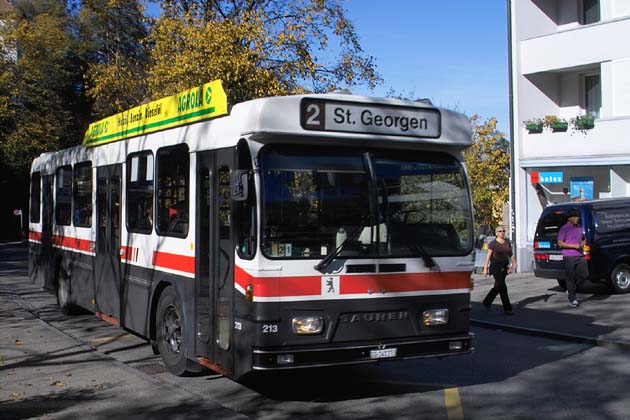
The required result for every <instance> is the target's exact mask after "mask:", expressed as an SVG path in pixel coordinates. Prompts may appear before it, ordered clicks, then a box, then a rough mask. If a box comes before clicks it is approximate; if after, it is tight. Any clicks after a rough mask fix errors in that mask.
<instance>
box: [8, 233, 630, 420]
mask: <svg viewBox="0 0 630 420" xmlns="http://www.w3.org/2000/svg"><path fill="white" fill-rule="evenodd" d="M24 250H25V248H24V247H23V246H20V245H6V244H5V245H0V419H2V420H5V419H27V418H42V419H51V418H54V419H75V418H85V419H105V418H111V417H112V416H117V417H119V418H124V419H128V418H132V419H144V418H146V419H152V418H160V419H170V418H175V419H179V418H181V419H196V418H212V419H214V418H253V419H295V418H300V419H320V418H335V419H383V418H395V419H407V418H408V419H419V418H426V419H448V420H459V419H543V418H544V419H576V418H579V419H630V408H629V407H630V395H629V394H628V393H627V392H626V389H627V386H628V384H629V383H630V355H629V354H630V352H629V351H628V342H629V341H630V340H628V338H629V337H630V333H629V330H628V325H627V324H628V323H627V321H626V320H627V319H628V316H629V315H630V295H611V294H609V293H608V291H607V290H606V289H605V288H601V287H593V288H590V289H588V290H585V291H584V293H581V294H580V295H579V297H580V298H581V299H582V300H583V302H584V303H583V304H582V306H580V307H579V308H570V307H569V306H568V304H567V301H566V296H565V295H564V293H563V292H562V291H561V290H559V289H558V288H557V287H555V283H553V282H551V281H549V280H541V279H536V278H534V277H532V276H531V275H513V276H509V277H508V287H509V290H510V293H511V297H512V301H513V303H514V308H515V312H516V314H515V315H514V316H506V315H504V314H503V313H502V310H501V308H500V302H499V300H498V299H497V301H496V302H495V306H494V307H493V311H492V312H485V310H482V309H483V308H482V307H481V305H480V304H479V303H478V302H480V301H481V299H482V298H483V296H484V295H485V293H486V292H487V290H488V289H489V287H490V285H491V280H490V279H489V278H483V277H481V276H475V290H474V291H473V293H472V300H473V312H472V317H473V320H474V327H473V332H474V333H475V334H476V340H475V346H476V351H475V353H473V354H471V355H466V356H458V357H451V358H446V359H419V360H413V361H406V362H391V363H382V364H379V365H365V366H355V367H346V368H336V369H310V370H300V371H296V372H292V373H284V374H266V375H252V376H250V377H246V378H245V379H244V381H242V382H241V383H237V382H234V381H231V380H229V379H226V378H223V377H221V376H218V375H216V374H211V373H206V374H202V375H199V376H196V377H188V378H178V377H175V376H172V375H171V374H169V373H167V372H166V371H165V369H164V367H163V366H162V365H161V363H160V360H159V358H158V357H156V356H154V355H153V353H152V352H151V348H150V346H149V345H148V344H147V343H146V342H144V341H143V340H141V339H139V338H138V337H135V336H133V335H131V334H129V333H127V332H125V331H124V330H121V329H118V328H115V327H113V326H111V325H109V324H107V323H105V322H103V321H101V320H100V319H98V318H96V317H94V316H93V315H91V314H86V315H80V316H75V317H67V316H64V315H63V314H61V312H59V310H58V308H57V307H56V305H55V299H54V297H53V296H51V295H49V294H48V293H46V292H44V291H42V290H40V289H38V288H36V287H34V286H33V285H31V284H30V283H29V282H28V279H27V278H26V277H25V252H24Z"/></svg>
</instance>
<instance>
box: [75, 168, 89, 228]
mask: <svg viewBox="0 0 630 420" xmlns="http://www.w3.org/2000/svg"><path fill="white" fill-rule="evenodd" d="M72 204H73V205H74V213H73V217H72V219H73V220H72V221H73V223H74V225H75V226H78V227H90V226H92V162H83V163H77V164H76V165H74V188H73V189H72Z"/></svg>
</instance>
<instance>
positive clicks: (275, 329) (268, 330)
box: [262, 324, 278, 334]
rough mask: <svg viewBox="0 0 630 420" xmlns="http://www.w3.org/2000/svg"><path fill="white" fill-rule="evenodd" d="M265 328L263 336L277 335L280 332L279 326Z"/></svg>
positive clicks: (270, 325) (264, 326) (268, 325)
mask: <svg viewBox="0 0 630 420" xmlns="http://www.w3.org/2000/svg"><path fill="white" fill-rule="evenodd" d="M262 327H263V334H275V333H277V332H278V325H277V324H265V325H263V326H262Z"/></svg>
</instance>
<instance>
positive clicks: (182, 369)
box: [156, 286, 189, 376]
mask: <svg viewBox="0 0 630 420" xmlns="http://www.w3.org/2000/svg"><path fill="white" fill-rule="evenodd" d="M156 322H157V325H156V326H157V328H156V341H157V348H158V351H159V352H160V356H161V357H162V361H163V362H164V365H165V366H166V368H167V369H168V370H169V372H171V373H172V374H173V375H177V376H185V375H186V374H188V373H189V370H188V369H187V367H188V365H189V361H188V359H187V358H186V354H187V348H186V346H187V344H186V336H185V331H186V326H185V324H184V311H183V310H182V304H181V302H180V300H179V297H178V296H177V292H176V291H175V288H174V287H173V286H168V287H167V288H166V289H164V291H163V292H162V295H161V296H160V300H159V301H158V305H157V313H156Z"/></svg>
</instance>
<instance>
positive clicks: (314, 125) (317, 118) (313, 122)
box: [301, 101, 326, 130]
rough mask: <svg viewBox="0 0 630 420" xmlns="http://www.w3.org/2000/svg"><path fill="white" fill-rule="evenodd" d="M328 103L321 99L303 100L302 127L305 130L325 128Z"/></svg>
mask: <svg viewBox="0 0 630 420" xmlns="http://www.w3.org/2000/svg"><path fill="white" fill-rule="evenodd" d="M325 110H326V105H325V104H324V103H323V102H320V101H303V102H302V118H301V122H302V128H304V129H305V130H325V129H326V127H325V124H324V122H325V121H326V112H325Z"/></svg>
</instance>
